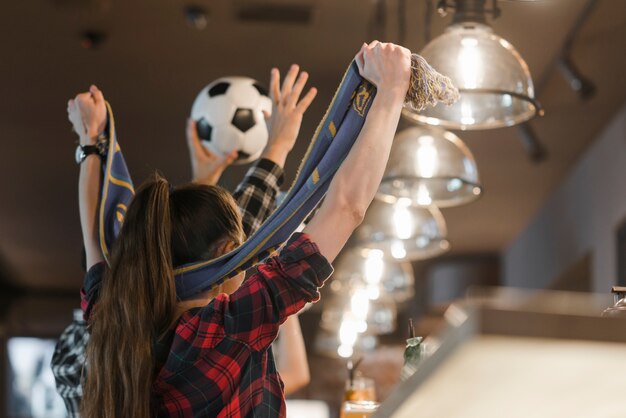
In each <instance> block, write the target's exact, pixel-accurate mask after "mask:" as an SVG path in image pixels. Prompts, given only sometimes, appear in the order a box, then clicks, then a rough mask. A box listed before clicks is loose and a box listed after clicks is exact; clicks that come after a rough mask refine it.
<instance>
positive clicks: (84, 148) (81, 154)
mask: <svg viewBox="0 0 626 418" xmlns="http://www.w3.org/2000/svg"><path fill="white" fill-rule="evenodd" d="M91 154H97V155H98V156H99V155H100V150H99V149H98V147H97V146H96V145H80V144H78V146H77V147H76V155H75V157H76V164H80V163H82V162H83V161H85V158H87V156H88V155H91Z"/></svg>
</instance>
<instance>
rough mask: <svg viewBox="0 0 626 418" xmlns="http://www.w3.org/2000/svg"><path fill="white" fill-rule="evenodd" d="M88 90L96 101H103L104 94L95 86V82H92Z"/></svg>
mask: <svg viewBox="0 0 626 418" xmlns="http://www.w3.org/2000/svg"><path fill="white" fill-rule="evenodd" d="M89 92H90V93H91V96H92V97H93V99H94V101H95V102H96V103H100V102H103V101H104V95H103V94H102V91H101V90H100V89H99V88H98V87H96V85H95V84H92V85H91V87H89Z"/></svg>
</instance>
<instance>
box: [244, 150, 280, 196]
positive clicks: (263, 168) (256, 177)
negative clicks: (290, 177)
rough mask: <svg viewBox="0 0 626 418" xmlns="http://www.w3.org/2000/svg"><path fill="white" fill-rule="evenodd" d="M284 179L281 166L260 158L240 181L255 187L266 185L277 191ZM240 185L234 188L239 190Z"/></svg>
mask: <svg viewBox="0 0 626 418" xmlns="http://www.w3.org/2000/svg"><path fill="white" fill-rule="evenodd" d="M284 181H285V175H284V172H283V169H282V167H281V166H279V165H278V164H276V163H275V162H273V161H271V160H268V159H265V158H261V159H260V160H258V161H257V162H256V163H255V164H254V165H252V167H250V169H249V170H248V172H247V173H246V177H245V178H244V181H243V182H242V183H241V184H242V185H245V184H252V185H254V186H257V187H268V188H271V189H274V190H276V191H278V189H279V188H280V186H282V185H283V182H284ZM239 189H240V187H238V188H237V190H235V194H236V193H237V192H239V191H240V190H239Z"/></svg>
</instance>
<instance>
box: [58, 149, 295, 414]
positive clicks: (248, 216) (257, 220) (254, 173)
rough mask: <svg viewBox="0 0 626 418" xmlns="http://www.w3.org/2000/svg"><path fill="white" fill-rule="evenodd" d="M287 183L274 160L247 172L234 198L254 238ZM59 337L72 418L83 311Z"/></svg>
mask: <svg viewBox="0 0 626 418" xmlns="http://www.w3.org/2000/svg"><path fill="white" fill-rule="evenodd" d="M282 183H283V169H282V168H281V167H280V166H278V165H276V164H275V163H274V162H273V161H270V160H266V159H261V160H258V161H257V162H256V163H255V164H254V165H253V166H252V167H250V169H249V170H248V172H247V173H246V175H245V177H244V178H243V180H242V182H241V183H240V184H239V186H237V188H236V189H235V192H234V193H233V196H234V197H235V200H236V201H237V205H238V206H239V209H240V210H241V215H242V222H243V230H244V233H245V234H246V236H250V235H252V234H253V233H254V232H255V231H256V230H257V229H259V227H260V226H261V224H262V223H263V221H265V219H267V217H268V216H269V215H270V214H271V213H272V211H273V210H274V207H275V203H276V195H277V194H278V190H279V188H280V186H281V185H282ZM78 312H79V315H78V316H77V315H75V316H74V321H73V322H72V323H71V324H70V325H69V326H68V327H67V328H66V329H65V331H64V332H63V334H61V336H60V337H59V341H58V342H57V345H56V348H55V350H54V355H53V356H52V362H51V366H52V373H53V374H54V378H55V380H56V387H57V392H58V393H59V395H61V397H62V398H63V401H64V402H65V406H66V407H67V412H68V416H69V417H70V418H75V417H80V400H81V399H82V396H83V388H82V386H81V381H82V375H83V366H84V364H85V349H86V347H87V343H88V341H89V333H88V331H87V324H86V322H85V321H83V320H82V311H80V310H79V311H78Z"/></svg>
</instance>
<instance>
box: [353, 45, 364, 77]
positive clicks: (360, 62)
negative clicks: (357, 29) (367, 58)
mask: <svg viewBox="0 0 626 418" xmlns="http://www.w3.org/2000/svg"><path fill="white" fill-rule="evenodd" d="M365 48H367V44H366V43H363V45H361V49H360V50H359V52H357V54H356V56H355V57H354V61H355V62H356V66H357V67H358V69H359V74H361V75H363V71H364V69H365V62H364V58H363V52H364V51H365Z"/></svg>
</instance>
